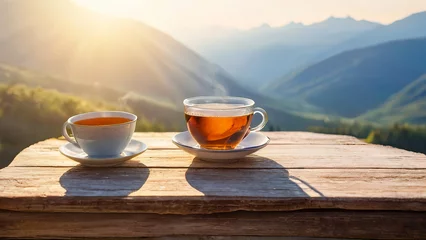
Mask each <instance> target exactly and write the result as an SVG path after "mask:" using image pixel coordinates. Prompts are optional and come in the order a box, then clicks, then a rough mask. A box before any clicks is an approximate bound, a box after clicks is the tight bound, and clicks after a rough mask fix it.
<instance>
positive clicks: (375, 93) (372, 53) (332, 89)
mask: <svg viewBox="0 0 426 240" xmlns="http://www.w3.org/2000/svg"><path fill="white" fill-rule="evenodd" d="M425 73H426V38H422V39H413V40H400V41H394V42H388V43H384V44H380V45H377V46H372V47H367V48H362V49H356V50H352V51H347V52H344V53H341V54H338V55H336V56H333V57H330V58H328V59H326V60H324V61H321V62H319V63H317V64H314V65H312V66H309V67H307V68H305V69H303V70H301V71H299V72H298V73H295V74H294V75H289V76H287V77H286V78H283V79H280V80H277V81H275V82H273V83H271V84H270V85H269V87H268V88H266V90H265V91H266V92H270V91H271V92H274V93H275V94H276V95H281V96H286V97H287V98H298V99H302V101H306V102H307V103H309V104H312V105H313V106H316V107H318V108H321V109H323V112H324V113H327V114H334V115H338V116H343V117H349V118H353V117H358V116H361V115H363V114H364V113H366V112H368V111H370V110H373V109H375V108H378V107H379V106H380V105H382V104H384V103H385V102H386V101H387V100H388V99H389V98H390V97H391V96H392V95H394V94H396V93H398V92H399V91H401V90H402V89H404V88H405V87H407V86H409V85H410V84H411V83H412V82H413V81H415V80H416V79H418V78H419V77H420V76H422V75H423V74H425ZM408 97H409V96H406V97H405V99H409V98H408Z"/></svg>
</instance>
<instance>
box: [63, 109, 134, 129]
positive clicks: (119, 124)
mask: <svg viewBox="0 0 426 240" xmlns="http://www.w3.org/2000/svg"><path fill="white" fill-rule="evenodd" d="M97 113H107V114H114V113H119V114H124V115H130V116H131V117H132V118H133V119H132V120H131V121H129V122H125V123H118V124H111V125H78V124H75V123H74V121H73V119H75V118H78V117H81V116H83V115H88V114H97ZM84 119H88V118H84ZM137 120H138V116H136V115H135V114H133V113H129V112H124V111H94V112H85V113H80V114H77V115H74V116H71V117H70V118H68V120H67V123H68V124H70V125H73V126H78V127H84V128H99V127H103V128H104V127H118V126H122V125H127V124H131V123H134V122H136V121H137Z"/></svg>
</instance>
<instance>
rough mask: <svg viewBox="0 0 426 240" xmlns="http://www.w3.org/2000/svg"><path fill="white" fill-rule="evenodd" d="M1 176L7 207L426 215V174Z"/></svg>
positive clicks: (12, 171)
mask: <svg viewBox="0 0 426 240" xmlns="http://www.w3.org/2000/svg"><path fill="white" fill-rule="evenodd" d="M28 171H29V169H28V168H26V167H12V168H7V169H4V170H3V171H2V172H1V174H0V186H1V189H0V209H7V210H15V211H63V212H66V211H77V212H78V211H91V212H150V213H174V214H190V213H198V214H204V213H215V212H229V211H237V210H252V211H287V210H297V209H313V208H315V209H324V208H342V209H359V210H362V209H364V210H372V209H376V210H415V211H425V210H426V191H425V186H426V170H397V169H368V170H365V169H351V170H347V169H311V170H304V169H291V170H286V169H284V168H283V169H195V168H194V169H191V168H190V169H183V168H174V169H167V168H150V169H148V168H102V169H94V168H84V167H75V168H63V167H57V168H50V167H44V168H31V169H30V171H31V172H30V173H29V172H28Z"/></svg>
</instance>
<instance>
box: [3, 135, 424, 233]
mask: <svg viewBox="0 0 426 240" xmlns="http://www.w3.org/2000/svg"><path fill="white" fill-rule="evenodd" d="M265 134H267V135H268V136H269V137H270V138H271V142H270V145H269V146H267V147H266V148H264V149H263V150H261V151H259V152H257V153H256V154H255V155H251V156H249V157H247V158H245V159H241V160H239V161H238V162H236V163H233V164H219V163H207V162H203V161H201V160H198V159H194V158H193V157H192V156H191V155H189V154H187V153H185V152H183V151H181V150H179V149H178V148H176V147H175V146H174V145H173V144H172V142H171V140H170V139H171V137H172V136H173V135H174V133H136V134H135V138H137V139H139V140H141V141H143V142H145V143H147V144H148V145H149V150H148V151H147V152H145V153H144V154H142V155H140V156H138V157H136V158H135V159H133V160H131V161H128V162H126V163H125V164H123V165H121V166H117V167H112V168H86V167H81V166H78V164H77V163H76V162H74V161H72V160H69V159H67V158H66V157H64V156H62V155H61V154H60V153H59V152H58V147H59V146H60V145H61V144H64V141H61V140H55V139H50V140H47V141H44V142H40V143H37V144H35V145H33V146H31V147H29V148H27V149H25V150H24V151H22V152H21V153H20V154H19V155H18V156H17V157H16V158H15V160H14V161H13V162H12V164H11V166H9V167H7V168H4V169H2V170H0V237H17V238H62V237H63V238H73V237H75V238H79V237H162V236H177V235H186V236H196V235H197V236H198V235H212V236H287V237H290V236H293V237H330V238H369V239H410V238H411V239H426V156H425V155H423V154H418V153H413V152H408V151H404V150H400V149H395V148H391V147H384V146H376V145H368V144H365V143H363V142H361V141H359V140H357V139H355V138H352V137H348V136H336V135H323V134H314V133H302V132H275V133H265Z"/></svg>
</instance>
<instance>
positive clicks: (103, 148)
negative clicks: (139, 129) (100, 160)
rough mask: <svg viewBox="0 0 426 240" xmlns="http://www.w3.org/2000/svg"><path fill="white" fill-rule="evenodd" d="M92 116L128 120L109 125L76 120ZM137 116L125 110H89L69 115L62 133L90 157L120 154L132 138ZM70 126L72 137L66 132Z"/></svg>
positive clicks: (91, 117) (92, 117)
mask: <svg viewBox="0 0 426 240" xmlns="http://www.w3.org/2000/svg"><path fill="white" fill-rule="evenodd" d="M94 118H126V119H128V120H129V121H127V122H125V123H119V124H111V125H80V124H76V122H78V121H81V120H87V119H94ZM136 120H137V116H136V115H134V114H131V113H127V112H119V111H108V112H89V113H83V114H79V115H75V116H73V117H70V118H69V119H68V120H67V121H66V122H65V123H64V125H63V128H62V134H63V135H64V137H65V138H66V139H67V140H68V141H69V142H70V143H72V144H75V145H77V146H79V147H80V148H81V149H82V150H83V151H84V152H85V153H87V155H89V156H91V157H108V156H117V155H120V154H121V153H122V152H123V150H124V149H125V148H126V146H127V145H128V144H129V142H130V140H131V139H132V136H133V132H134V131H135V127H136ZM68 127H70V128H71V131H72V134H73V136H74V139H73V138H71V137H70V136H69V135H68V133H67V128H68Z"/></svg>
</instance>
